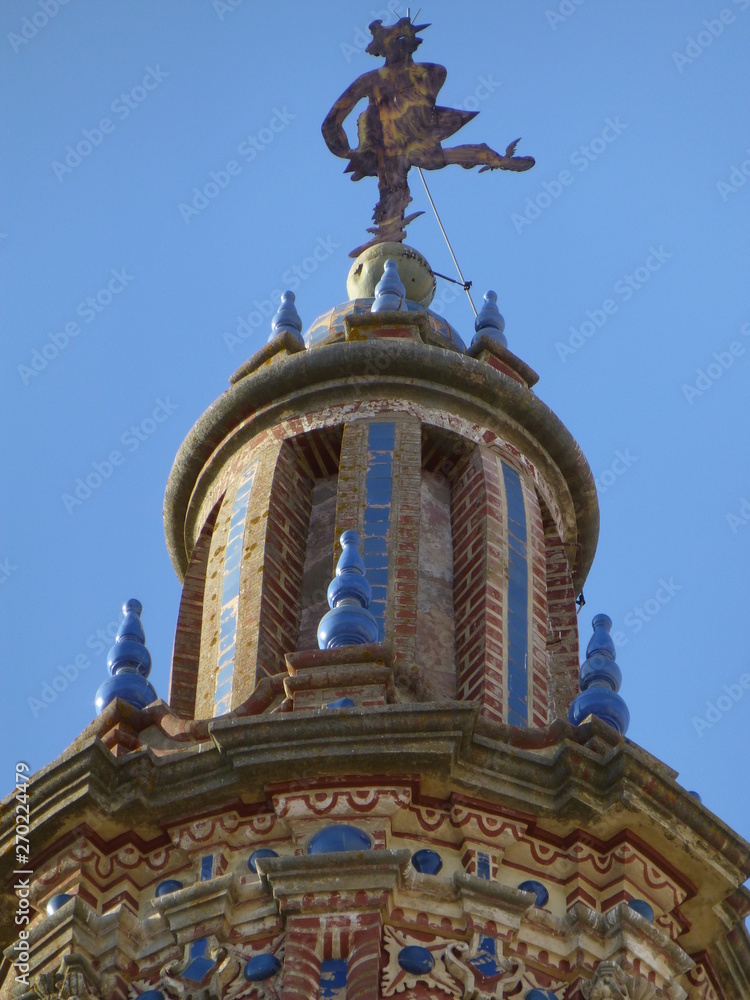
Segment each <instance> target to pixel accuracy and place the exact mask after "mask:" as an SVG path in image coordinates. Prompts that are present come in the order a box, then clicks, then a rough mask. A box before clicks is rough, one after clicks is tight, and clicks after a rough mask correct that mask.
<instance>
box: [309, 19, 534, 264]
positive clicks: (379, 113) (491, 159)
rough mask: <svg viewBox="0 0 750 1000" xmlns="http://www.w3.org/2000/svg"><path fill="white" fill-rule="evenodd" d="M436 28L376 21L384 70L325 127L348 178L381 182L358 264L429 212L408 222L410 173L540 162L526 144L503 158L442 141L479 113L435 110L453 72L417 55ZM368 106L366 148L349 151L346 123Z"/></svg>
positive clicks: (359, 82) (362, 83) (363, 131)
mask: <svg viewBox="0 0 750 1000" xmlns="http://www.w3.org/2000/svg"><path fill="white" fill-rule="evenodd" d="M425 28H429V24H413V23H412V20H411V16H410V15H407V16H406V17H402V18H400V20H398V21H397V22H396V23H395V24H392V25H384V24H383V22H382V21H380V20H378V21H373V22H372V24H371V25H370V34H371V35H372V41H371V42H370V44H369V45H368V46H367V49H366V50H365V51H366V52H368V53H369V54H370V55H372V56H383V57H384V58H385V65H384V66H381V67H380V68H379V69H375V70H372V71H371V72H369V73H363V74H362V76H360V77H358V78H357V79H356V80H355V81H354V83H352V84H351V86H350V87H348V88H347V89H346V90H345V91H344V93H343V94H342V95H341V97H339V99H338V100H337V101H336V103H335V104H334V105H333V107H332V108H331V110H330V111H329V112H328V115H327V116H326V119H325V121H324V122H323V129H322V131H323V138H324V139H325V141H326V145H327V146H328V148H329V149H330V150H331V152H332V153H334V154H335V155H336V156H341V157H342V158H343V159H347V160H349V166H348V167H346V171H345V172H346V173H351V175H352V180H353V181H358V180H361V179H362V178H363V177H377V178H378V191H379V193H380V200H379V201H378V203H377V205H376V206H375V211H374V212H373V216H372V218H373V221H374V222H375V225H374V226H373V227H371V228H370V229H368V230H367V231H368V232H369V233H373V234H374V236H373V238H372V239H371V240H370V241H369V243H365V244H364V245H363V246H361V247H357V249H356V250H353V251H352V252H351V254H350V256H351V257H356V256H357V255H358V254H359V253H361V252H362V251H363V250H365V249H367V247H369V246H374V245H375V244H376V243H384V242H395V243H400V242H401V241H402V240H403V239H405V237H406V226H407V225H408V224H409V223H410V222H411V221H412V220H413V219H416V218H417V216H418V215H422V214H423V213H422V212H413V213H412V214H411V215H406V208H407V206H408V205H409V203H410V202H411V200H412V198H411V193H410V191H409V185H408V183H407V176H408V173H409V168H410V167H418V168H424V169H425V170H439V169H440V168H441V167H444V166H446V165H447V164H449V163H458V164H459V165H460V166H462V167H465V168H466V169H470V168H471V167H477V166H478V167H480V173H481V172H482V171H484V170H516V171H521V170H528V169H529V168H530V167H533V166H534V158H533V156H515V155H514V154H515V151H516V145H517V144H518V142H519V140H518V139H516V140H515V141H514V142H511V143H510V145H509V146H508V148H507V149H506V150H505V153H504V154H500V153H496V152H495V150H494V149H491V148H490V147H489V146H488V145H486V143H480V144H478V145H465V146H453V147H448V148H444V147H443V145H442V142H443V139H447V138H448V136H451V135H453V134H454V133H455V132H458V130H459V129H460V128H462V127H463V126H464V125H466V124H467V122H470V121H471V119H472V118H474V117H475V116H476V115H477V114H478V112H476V111H459V110H458V109H456V108H441V107H437V106H436V105H435V99H436V97H437V94H438V91H439V90H440V88H441V87H442V86H443V84H444V83H445V78H446V75H447V71H446V69H445V67H444V66H439V65H437V64H436V63H415V62H414V61H413V59H412V55H413V54H414V52H416V50H417V48H418V47H419V46H420V45H421V44H422V39H421V38H418V37H417V34H418V33H419V32H420V31H424V30H425ZM361 100H367V107H366V108H365V110H364V111H363V112H362V114H361V115H360V116H359V118H358V120H357V134H358V140H359V145H358V146H357V147H356V149H352V148H351V147H350V146H349V140H348V138H347V135H346V132H345V131H344V122H345V121H346V119H347V118H348V116H349V115H350V114H351V112H352V111H353V110H354V108H355V106H356V105H357V104H358V103H359V102H360V101H361Z"/></svg>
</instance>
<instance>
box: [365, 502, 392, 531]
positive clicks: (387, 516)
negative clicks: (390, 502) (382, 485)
mask: <svg viewBox="0 0 750 1000" xmlns="http://www.w3.org/2000/svg"><path fill="white" fill-rule="evenodd" d="M390 520H391V508H390V506H388V507H368V508H367V509H366V510H365V531H367V525H368V524H372V525H376V524H388V523H389V522H390ZM368 534H369V532H368Z"/></svg>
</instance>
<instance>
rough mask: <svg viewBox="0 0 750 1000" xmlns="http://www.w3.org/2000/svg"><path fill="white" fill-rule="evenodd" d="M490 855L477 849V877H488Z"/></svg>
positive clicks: (489, 872)
mask: <svg viewBox="0 0 750 1000" xmlns="http://www.w3.org/2000/svg"><path fill="white" fill-rule="evenodd" d="M490 874H491V871H490V856H489V854H487V853H486V852H485V851H477V878H483V879H487V881H489V879H490Z"/></svg>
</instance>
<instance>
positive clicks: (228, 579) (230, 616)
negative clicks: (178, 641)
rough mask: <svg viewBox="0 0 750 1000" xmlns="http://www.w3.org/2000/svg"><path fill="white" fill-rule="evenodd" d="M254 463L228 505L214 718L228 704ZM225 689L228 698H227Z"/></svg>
mask: <svg viewBox="0 0 750 1000" xmlns="http://www.w3.org/2000/svg"><path fill="white" fill-rule="evenodd" d="M257 467H258V462H257V461H255V462H252V463H251V464H250V465H249V466H248V467H247V468H246V469H245V471H244V473H243V475H242V481H241V483H240V486H239V488H238V489H237V493H236V495H235V498H234V503H233V505H232V516H231V518H230V521H229V533H228V535H227V543H226V548H225V550H224V567H223V573H222V580H221V621H220V626H219V664H218V666H219V673H218V675H217V678H216V688H215V691H214V716H218V715H222V714H223V713H224V712H226V711H228V707H227V700H229V703H230V704H231V685H232V676H233V673H234V655H235V643H236V640H237V606H238V603H239V595H240V572H241V567H242V548H243V545H244V542H245V520H246V518H247V507H248V503H249V501H250V493H251V491H252V488H253V483H254V481H255V472H256V469H257ZM227 687H229V695H230V697H229V699H227Z"/></svg>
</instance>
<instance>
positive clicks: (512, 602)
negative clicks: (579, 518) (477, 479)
mask: <svg viewBox="0 0 750 1000" xmlns="http://www.w3.org/2000/svg"><path fill="white" fill-rule="evenodd" d="M502 466H503V481H504V483H505V502H506V507H507V513H508V518H507V524H508V626H507V642H506V646H507V649H508V722H509V723H510V725H511V726H528V724H529V706H528V698H529V696H528V691H529V676H528V654H529V611H528V601H529V570H528V561H527V555H526V542H527V539H526V507H525V504H524V499H523V487H522V485H521V477H520V476H519V475H518V473H517V472H516V470H515V469H514V468H513V467H512V466H510V465H508V464H507V463H506V462H503V463H502Z"/></svg>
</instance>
